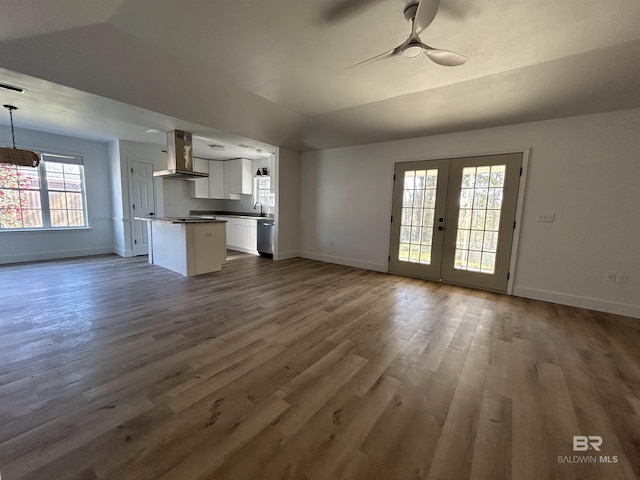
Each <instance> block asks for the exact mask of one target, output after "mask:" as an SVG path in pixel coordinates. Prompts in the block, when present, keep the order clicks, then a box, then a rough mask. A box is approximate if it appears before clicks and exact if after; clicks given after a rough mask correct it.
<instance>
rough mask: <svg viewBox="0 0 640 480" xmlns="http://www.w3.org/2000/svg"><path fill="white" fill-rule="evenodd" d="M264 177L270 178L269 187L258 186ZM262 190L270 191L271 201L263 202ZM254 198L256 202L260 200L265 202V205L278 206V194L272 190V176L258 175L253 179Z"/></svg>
mask: <svg viewBox="0 0 640 480" xmlns="http://www.w3.org/2000/svg"><path fill="white" fill-rule="evenodd" d="M263 178H268V179H269V188H258V187H259V181H260V180H261V179H263ZM260 191H263V192H268V195H269V197H270V198H271V202H268V203H263V202H262V200H260ZM253 198H254V201H255V202H260V203H263V205H262V206H263V207H275V206H276V196H275V194H274V193H273V192H272V191H271V177H270V176H266V177H265V176H256V177H254V179H253Z"/></svg>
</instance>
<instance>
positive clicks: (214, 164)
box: [193, 158, 229, 198]
mask: <svg viewBox="0 0 640 480" xmlns="http://www.w3.org/2000/svg"><path fill="white" fill-rule="evenodd" d="M224 163H225V162H221V161H217V160H202V159H200V158H194V159H193V167H194V170H195V171H196V172H205V173H208V174H209V176H208V177H207V178H197V179H196V180H195V182H194V184H195V188H194V197H195V198H229V197H225V196H224V173H223V170H224Z"/></svg>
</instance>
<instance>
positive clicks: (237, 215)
mask: <svg viewBox="0 0 640 480" xmlns="http://www.w3.org/2000/svg"><path fill="white" fill-rule="evenodd" d="M189 215H191V216H192V217H198V218H204V217H209V216H211V217H216V216H221V217H234V218H248V219H252V220H265V219H269V220H273V215H263V216H260V214H259V213H251V212H225V211H219V210H218V211H213V210H191V211H190V212H189Z"/></svg>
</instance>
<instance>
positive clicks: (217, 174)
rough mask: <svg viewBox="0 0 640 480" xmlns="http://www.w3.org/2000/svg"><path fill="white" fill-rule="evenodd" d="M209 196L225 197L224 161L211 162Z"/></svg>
mask: <svg viewBox="0 0 640 480" xmlns="http://www.w3.org/2000/svg"><path fill="white" fill-rule="evenodd" d="M209 198H224V162H218V161H215V162H209Z"/></svg>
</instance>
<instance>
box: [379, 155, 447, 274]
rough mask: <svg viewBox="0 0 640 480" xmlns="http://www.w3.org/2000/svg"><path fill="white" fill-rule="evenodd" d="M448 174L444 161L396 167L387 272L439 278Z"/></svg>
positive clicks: (405, 164) (404, 164) (411, 163)
mask: <svg viewBox="0 0 640 480" xmlns="http://www.w3.org/2000/svg"><path fill="white" fill-rule="evenodd" d="M447 171H448V164H447V161H446V160H445V161H435V162H433V161H430V162H409V163H398V164H396V169H395V180H394V203H393V222H392V228H391V245H392V247H391V255H390V259H389V270H390V271H392V272H395V273H401V274H405V275H411V276H419V277H425V278H434V279H435V278H439V275H440V251H441V249H442V235H443V224H444V218H443V216H444V209H445V201H444V195H445V194H446V188H447V180H448V179H447ZM438 227H440V229H438Z"/></svg>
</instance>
